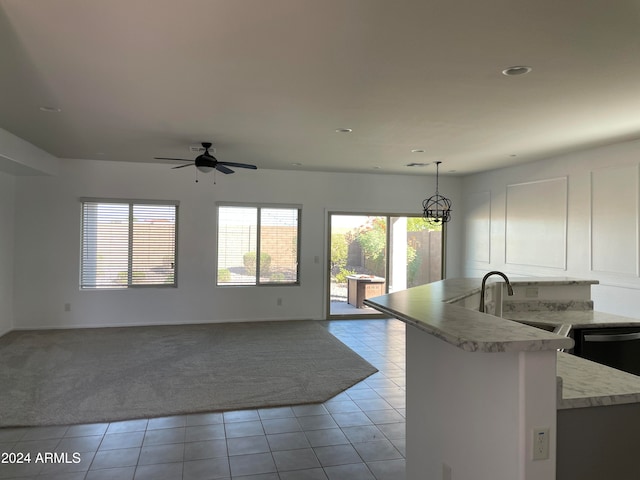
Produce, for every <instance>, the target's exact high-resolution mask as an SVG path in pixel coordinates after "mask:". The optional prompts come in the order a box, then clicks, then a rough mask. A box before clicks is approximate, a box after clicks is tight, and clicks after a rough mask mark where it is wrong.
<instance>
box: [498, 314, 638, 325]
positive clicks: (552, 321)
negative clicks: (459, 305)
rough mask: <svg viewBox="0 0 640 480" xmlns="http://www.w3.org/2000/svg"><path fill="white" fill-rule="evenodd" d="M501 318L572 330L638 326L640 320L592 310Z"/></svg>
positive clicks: (515, 315) (510, 315)
mask: <svg viewBox="0 0 640 480" xmlns="http://www.w3.org/2000/svg"><path fill="white" fill-rule="evenodd" d="M502 316H503V317H504V318H508V319H509V320H515V321H517V322H523V323H527V324H529V325H540V326H550V327H556V326H560V325H571V327H572V328H587V327H588V328H598V327H602V328H604V327H629V326H636V327H637V326H640V319H637V318H629V317H621V316H620V315H612V314H610V313H603V312H596V311H593V310H565V311H556V312H552V311H529V312H503V313H502Z"/></svg>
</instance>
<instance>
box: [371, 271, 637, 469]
mask: <svg viewBox="0 0 640 480" xmlns="http://www.w3.org/2000/svg"><path fill="white" fill-rule="evenodd" d="M594 283H597V282H594V281H589V280H576V279H568V278H552V279H551V278H550V279H515V281H512V282H511V284H512V285H513V286H514V289H520V291H521V295H520V296H521V297H530V296H533V294H534V293H535V295H536V296H537V297H539V298H538V299H536V301H537V302H541V301H544V300H545V299H546V298H547V297H548V298H550V299H551V300H553V302H555V303H557V304H559V305H561V304H563V302H565V303H566V302H567V301H570V302H578V303H581V302H582V303H585V302H586V303H587V304H588V302H589V301H590V298H589V297H590V285H592V284H594ZM502 285H503V284H502V283H501V282H500V283H493V284H490V287H489V288H488V289H487V295H486V296H487V298H488V301H487V303H486V305H487V310H486V311H492V313H495V314H496V315H500V314H504V315H505V316H506V315H507V314H506V312H503V311H502V309H503V304H505V306H506V304H507V303H508V301H507V297H506V296H504V297H503V295H502ZM480 286H481V281H480V279H469V278H465V279H450V280H443V281H440V282H435V283H432V284H428V285H423V286H420V287H415V288H412V289H409V290H404V291H399V292H394V293H391V294H388V295H383V296H380V297H375V298H371V299H367V300H365V304H366V305H368V306H370V307H373V308H375V309H377V310H379V311H381V312H383V313H385V314H387V315H390V316H393V317H395V318H398V319H400V320H402V321H404V322H405V323H407V324H408V325H410V326H411V327H408V328H407V479H409V480H413V479H422V478H430V479H438V480H439V479H445V480H446V479H465V478H474V479H492V480H500V479H504V480H513V479H526V480H551V479H555V478H556V460H557V456H556V454H557V453H556V445H557V442H556V435H557V432H558V429H557V419H558V408H574V407H578V406H580V404H581V402H582V406H585V405H597V404H601V402H603V401H604V402H605V403H604V404H611V402H614V403H620V404H624V405H626V406H627V407H631V408H637V407H638V405H640V404H638V403H637V402H638V400H640V378H638V377H635V376H633V375H629V374H625V373H624V372H618V371H617V370H613V369H608V367H604V366H601V365H598V364H593V363H592V362H588V361H587V360H584V359H580V358H576V357H573V356H572V355H569V354H565V353H558V352H557V350H558V349H570V348H572V346H573V340H572V339H571V338H568V337H565V336H562V335H557V334H554V333H553V332H551V331H548V330H545V329H540V328H535V327H532V326H529V325H525V324H522V323H519V322H516V321H512V320H508V319H506V318H501V317H499V316H496V315H491V314H485V313H481V312H479V311H478V305H479V298H480V295H479V294H480ZM516 294H518V292H516ZM516 296H517V295H516ZM508 298H509V301H511V298H512V297H508ZM513 298H515V297H513ZM529 300H530V299H527V301H529ZM523 302H524V300H523ZM547 303H548V302H547ZM561 308H564V307H561ZM509 314H511V312H509ZM585 368H586V369H587V370H586V371H587V372H588V371H591V372H592V373H594V372H596V371H597V370H598V369H599V368H601V369H605V370H599V371H600V378H601V379H604V378H607V379H609V380H610V381H614V383H615V382H616V381H617V382H618V383H623V384H624V388H622V387H621V386H620V385H616V386H615V387H612V388H614V390H615V389H616V388H618V387H620V388H618V391H613V392H609V394H607V395H603V392H602V391H596V390H597V387H593V388H592V385H590V382H586V383H584V380H585V378H589V373H585ZM607 369H608V370H607ZM607 371H609V373H611V372H614V373H617V374H619V375H618V377H616V378H617V380H612V379H613V378H614V377H615V376H613V377H612V376H611V375H609V374H608V373H607ZM556 372H558V374H560V375H561V376H563V378H562V380H561V381H560V380H557V379H556V376H557V373H556ZM577 372H581V373H582V374H583V375H586V377H580V375H579V374H578V373H577ZM610 386H611V385H610ZM590 388H591V389H592V390H594V391H593V392H590V391H589V389H590ZM567 392H569V397H570V396H571V394H573V395H574V397H573V398H566V399H563V398H564V397H563V395H564V394H565V393H567ZM571 392H572V393H571ZM576 392H578V394H577V396H576V395H575V394H576ZM592 394H593V395H592ZM590 395H591V396H590ZM603 397H606V399H605V400H603ZM627 407H621V408H627ZM545 437H546V438H545ZM534 438H541V443H542V445H538V446H536V443H535V442H536V441H534ZM547 445H548V452H546V451H545V450H546V446H547ZM539 449H541V451H538V450H539ZM534 451H536V452H537V456H538V457H540V458H539V459H536V460H534V459H533V457H534ZM580 478H584V477H580ZM558 479H559V480H562V478H561V477H560V476H558Z"/></svg>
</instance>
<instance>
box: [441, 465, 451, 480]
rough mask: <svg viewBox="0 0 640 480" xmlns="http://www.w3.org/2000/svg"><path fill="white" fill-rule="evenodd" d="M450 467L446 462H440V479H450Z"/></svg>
mask: <svg viewBox="0 0 640 480" xmlns="http://www.w3.org/2000/svg"><path fill="white" fill-rule="evenodd" d="M452 478H453V477H452V476H451V467H450V466H449V465H447V464H446V463H443V464H442V480H452Z"/></svg>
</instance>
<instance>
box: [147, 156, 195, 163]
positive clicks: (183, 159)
mask: <svg viewBox="0 0 640 480" xmlns="http://www.w3.org/2000/svg"><path fill="white" fill-rule="evenodd" d="M153 158H154V160H177V161H178V162H190V161H191V160H189V159H188V158H166V157H153Z"/></svg>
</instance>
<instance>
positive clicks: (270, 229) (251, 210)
mask: <svg viewBox="0 0 640 480" xmlns="http://www.w3.org/2000/svg"><path fill="white" fill-rule="evenodd" d="M299 222H300V208H299V207H284V206H283V207H280V206H269V207H267V206H264V207H263V206H247V205H220V206H218V257H217V258H218V274H217V284H218V285H265V284H297V283H298V282H299V272H298V265H299V255H298V252H299V245H298V244H299Z"/></svg>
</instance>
